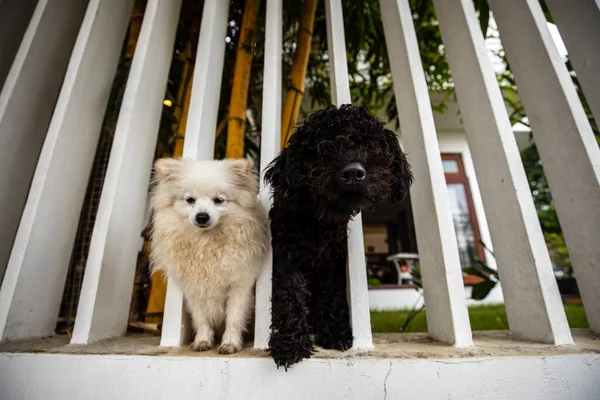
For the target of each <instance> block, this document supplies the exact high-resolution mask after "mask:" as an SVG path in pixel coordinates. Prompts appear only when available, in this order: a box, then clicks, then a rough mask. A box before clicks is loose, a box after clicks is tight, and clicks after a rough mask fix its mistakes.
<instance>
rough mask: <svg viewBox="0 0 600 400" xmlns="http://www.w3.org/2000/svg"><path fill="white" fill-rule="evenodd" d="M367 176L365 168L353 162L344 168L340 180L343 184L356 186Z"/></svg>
mask: <svg viewBox="0 0 600 400" xmlns="http://www.w3.org/2000/svg"><path fill="white" fill-rule="evenodd" d="M366 176H367V171H366V170H365V167H364V166H363V165H362V164H361V163H359V162H353V163H350V164H346V166H345V167H344V168H342V170H341V171H340V175H339V178H340V181H341V182H342V183H348V184H356V183H360V182H362V181H363V180H364V179H365V177H366Z"/></svg>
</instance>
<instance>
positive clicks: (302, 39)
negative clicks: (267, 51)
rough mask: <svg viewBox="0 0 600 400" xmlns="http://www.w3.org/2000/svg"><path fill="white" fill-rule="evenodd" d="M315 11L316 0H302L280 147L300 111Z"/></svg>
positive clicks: (284, 107)
mask: <svg viewBox="0 0 600 400" xmlns="http://www.w3.org/2000/svg"><path fill="white" fill-rule="evenodd" d="M316 11H317V0H304V8H303V11H302V20H301V21H300V26H299V28H298V44H297V47H296V54H295V55H294V63H293V64H292V68H291V69H290V75H289V76H288V84H287V93H286V94H285V102H284V103H283V113H282V116H281V148H282V149H283V148H284V147H285V146H287V141H288V139H289V137H290V136H291V135H292V131H293V130H294V126H295V125H296V121H297V119H298V114H299V112H300V104H302V96H303V95H304V79H305V77H306V67H307V65H308V58H309V56H310V45H311V40H312V31H313V26H314V22H315V13H316Z"/></svg>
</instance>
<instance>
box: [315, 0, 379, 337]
mask: <svg viewBox="0 0 600 400" xmlns="http://www.w3.org/2000/svg"><path fill="white" fill-rule="evenodd" d="M325 14H326V21H327V48H328V51H329V70H330V80H331V102H332V103H333V104H335V105H336V106H338V107H339V106H341V105H342V104H350V103H352V99H351V97H350V81H349V78H348V64H347V59H346V38H345V34H344V16H343V12H342V3H341V1H340V0H325ZM347 282H348V283H347V285H348V294H349V306H350V321H351V324H352V333H353V335H354V344H353V346H352V347H353V348H356V349H360V348H372V347H373V339H372V334H371V315H370V313H369V295H368V285H367V266H366V262H365V244H364V241H363V229H362V217H361V214H358V215H357V216H356V217H355V218H354V219H353V220H352V221H350V223H349V224H348V279H347Z"/></svg>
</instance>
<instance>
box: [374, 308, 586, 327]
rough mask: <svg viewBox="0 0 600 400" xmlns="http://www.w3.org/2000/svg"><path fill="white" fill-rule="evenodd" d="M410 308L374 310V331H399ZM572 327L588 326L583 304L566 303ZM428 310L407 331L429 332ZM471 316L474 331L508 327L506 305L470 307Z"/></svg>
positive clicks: (420, 314) (418, 316)
mask: <svg viewBox="0 0 600 400" xmlns="http://www.w3.org/2000/svg"><path fill="white" fill-rule="evenodd" d="M409 311H410V310H399V311H372V312H371V326H372V327H373V332H399V331H400V327H401V326H402V324H403V323H404V321H405V320H406V316H407V315H408V313H409ZM565 311H566V313H567V319H568V320H569V326H570V327H571V328H587V327H588V322H587V318H586V317H585V311H584V310H583V307H582V306H576V305H565ZM426 312H427V311H426V310H423V311H422V312H421V313H419V314H418V315H417V316H416V317H415V319H413V320H412V322H411V323H410V324H409V325H408V328H407V329H406V332H427V319H426V316H425V314H426ZM469 318H470V320H471V327H472V329H473V330H474V331H486V330H502V329H508V321H507V319H506V311H505V309H504V306H503V305H501V306H483V307H470V308H469Z"/></svg>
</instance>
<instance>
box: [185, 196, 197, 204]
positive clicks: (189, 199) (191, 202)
mask: <svg viewBox="0 0 600 400" xmlns="http://www.w3.org/2000/svg"><path fill="white" fill-rule="evenodd" d="M185 201H186V202H187V203H188V204H194V203H195V202H196V199H195V198H193V197H186V198H185Z"/></svg>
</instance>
